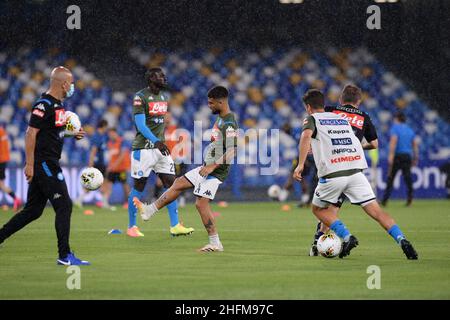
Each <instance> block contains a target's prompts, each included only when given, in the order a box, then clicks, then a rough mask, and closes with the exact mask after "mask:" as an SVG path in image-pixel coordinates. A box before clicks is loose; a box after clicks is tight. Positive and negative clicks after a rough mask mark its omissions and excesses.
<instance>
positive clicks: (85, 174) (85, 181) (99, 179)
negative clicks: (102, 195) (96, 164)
mask: <svg viewBox="0 0 450 320" xmlns="http://www.w3.org/2000/svg"><path fill="white" fill-rule="evenodd" d="M80 180H81V185H82V186H83V188H86V189H88V190H97V189H98V188H100V187H101V185H102V184H103V175H102V173H101V172H100V170H98V169H96V168H86V169H84V170H83V171H81V177H80Z"/></svg>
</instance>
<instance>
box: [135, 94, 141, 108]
mask: <svg viewBox="0 0 450 320" xmlns="http://www.w3.org/2000/svg"><path fill="white" fill-rule="evenodd" d="M133 105H135V106H141V105H142V100H141V98H140V97H139V96H134V99H133Z"/></svg>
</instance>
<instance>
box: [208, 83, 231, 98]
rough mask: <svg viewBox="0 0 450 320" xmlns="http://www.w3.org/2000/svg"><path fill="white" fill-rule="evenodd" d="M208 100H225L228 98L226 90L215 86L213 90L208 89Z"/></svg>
mask: <svg viewBox="0 0 450 320" xmlns="http://www.w3.org/2000/svg"><path fill="white" fill-rule="evenodd" d="M208 98H211V99H226V98H228V90H227V88H225V87H222V86H215V87H214V88H211V89H209V91H208Z"/></svg>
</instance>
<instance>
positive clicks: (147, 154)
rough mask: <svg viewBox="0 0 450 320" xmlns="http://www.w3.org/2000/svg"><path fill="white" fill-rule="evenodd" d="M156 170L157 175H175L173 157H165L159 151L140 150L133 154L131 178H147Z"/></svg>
mask: <svg viewBox="0 0 450 320" xmlns="http://www.w3.org/2000/svg"><path fill="white" fill-rule="evenodd" d="M152 170H154V171H155V172H156V173H165V174H173V175H174V174H175V164H174V163H173V160H172V157H171V156H170V155H169V156H163V155H162V153H161V151H159V150H158V149H140V150H134V151H133V152H131V176H132V177H133V178H136V179H139V178H147V177H148V176H149V175H150V173H152Z"/></svg>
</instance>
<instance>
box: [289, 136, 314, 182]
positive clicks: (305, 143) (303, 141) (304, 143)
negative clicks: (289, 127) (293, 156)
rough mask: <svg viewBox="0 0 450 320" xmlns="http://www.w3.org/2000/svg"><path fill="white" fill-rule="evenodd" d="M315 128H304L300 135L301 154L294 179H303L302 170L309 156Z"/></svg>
mask: <svg viewBox="0 0 450 320" xmlns="http://www.w3.org/2000/svg"><path fill="white" fill-rule="evenodd" d="M313 133H314V130H312V129H308V128H307V129H304V130H303V132H302V135H301V137H300V144H299V148H298V149H299V155H298V165H297V168H295V170H294V174H293V177H294V179H296V180H298V181H301V180H302V172H303V169H304V167H305V161H306V157H307V156H308V152H309V149H310V146H311V139H312V136H313Z"/></svg>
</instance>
